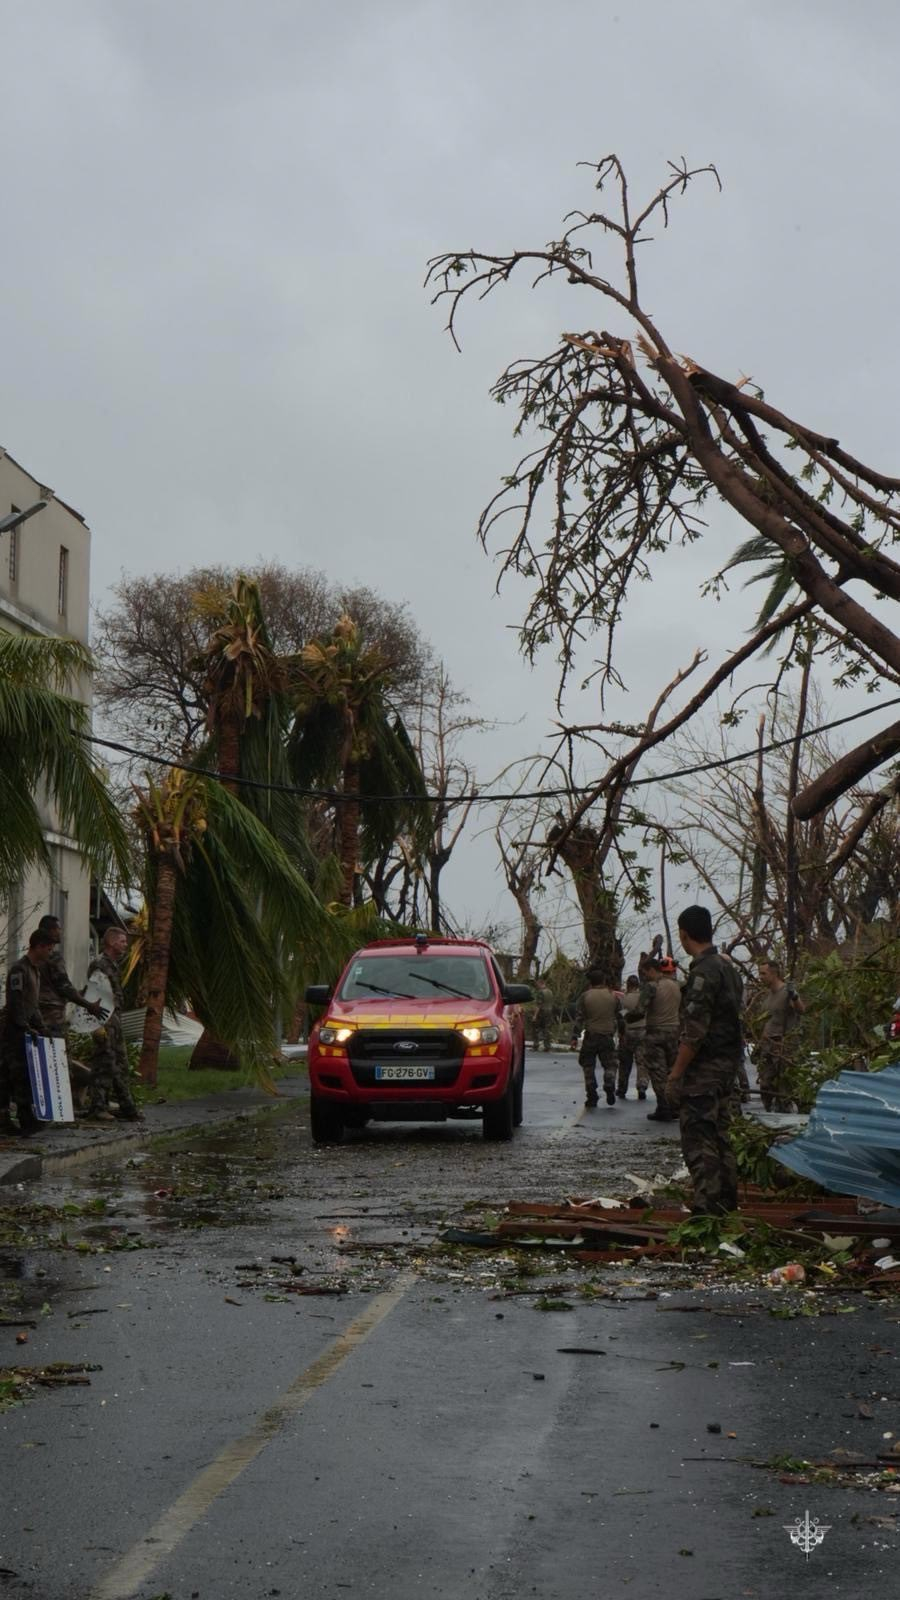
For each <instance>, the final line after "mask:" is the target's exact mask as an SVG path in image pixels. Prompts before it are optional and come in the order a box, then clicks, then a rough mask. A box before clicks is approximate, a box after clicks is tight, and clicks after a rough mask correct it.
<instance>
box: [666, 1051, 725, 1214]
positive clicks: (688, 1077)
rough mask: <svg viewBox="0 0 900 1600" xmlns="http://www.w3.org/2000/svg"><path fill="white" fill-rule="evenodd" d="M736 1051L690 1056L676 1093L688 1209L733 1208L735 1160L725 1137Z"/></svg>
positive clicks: (715, 1210)
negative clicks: (704, 1057)
mask: <svg viewBox="0 0 900 1600" xmlns="http://www.w3.org/2000/svg"><path fill="white" fill-rule="evenodd" d="M738 1065H739V1063H738V1060H737V1057H735V1056H714V1057H713V1058H712V1059H710V1060H704V1061H692V1062H691V1065H690V1066H689V1067H688V1069H687V1071H686V1073H685V1075H684V1077H683V1078H682V1080H681V1087H680V1089H679V1091H678V1094H677V1096H676V1099H677V1103H678V1120H679V1124H680V1127H681V1149H682V1153H683V1155H684V1159H685V1163H686V1165H687V1168H688V1171H689V1172H690V1175H691V1182H692V1183H693V1186H694V1201H693V1206H692V1210H694V1211H695V1212H708V1213H709V1212H712V1213H722V1212H726V1211H734V1210H735V1209H736V1208H737V1162H736V1161H735V1158H734V1151H733V1150H732V1148H731V1143H730V1141H729V1138H728V1127H729V1124H730V1122H731V1117H732V1111H733V1104H732V1101H733V1096H734V1090H735V1081H736V1078H737V1072H738Z"/></svg>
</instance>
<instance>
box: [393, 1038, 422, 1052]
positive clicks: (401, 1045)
mask: <svg viewBox="0 0 900 1600" xmlns="http://www.w3.org/2000/svg"><path fill="white" fill-rule="evenodd" d="M418 1048H419V1046H418V1045H417V1044H416V1041H415V1039H398V1040H397V1043H396V1044H395V1045H394V1049H395V1050H418Z"/></svg>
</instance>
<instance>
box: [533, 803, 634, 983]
mask: <svg viewBox="0 0 900 1600" xmlns="http://www.w3.org/2000/svg"><path fill="white" fill-rule="evenodd" d="M547 843H548V844H549V845H550V846H551V847H552V849H553V850H554V851H555V853H556V854H557V855H558V856H559V858H560V860H561V861H562V862H563V863H564V865H565V866H566V867H567V869H568V871H569V873H570V874H571V878H572V887H573V889H574V890H575V896H576V898H577V900H578V905H579V909H580V911H581V918H582V922H583V924H584V941H585V945H586V947H587V966H588V967H589V968H590V967H594V968H596V969H597V971H598V972H601V973H602V974H603V981H604V982H605V983H608V984H609V985H610V986H611V987H612V988H614V989H618V988H619V987H621V982H622V969H623V967H624V965H625V953H624V951H623V949H622V941H621V939H620V938H619V935H618V918H619V907H618V902H617V898H616V895H615V893H614V891H613V890H612V889H610V888H609V887H608V886H607V884H606V883H605V882H604V879H603V864H604V861H605V859H606V856H605V851H604V840H603V835H602V834H600V833H599V832H598V831H597V829H596V828H592V827H590V826H588V825H586V824H584V823H580V824H578V825H577V826H576V827H568V826H567V824H566V821H565V818H563V817H560V818H559V820H558V821H557V822H556V823H555V824H554V826H553V827H552V828H551V829H550V832H549V833H548V834H547Z"/></svg>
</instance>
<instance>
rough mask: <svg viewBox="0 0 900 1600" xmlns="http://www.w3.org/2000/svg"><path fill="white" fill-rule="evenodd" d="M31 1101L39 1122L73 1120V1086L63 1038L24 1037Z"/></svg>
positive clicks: (33, 1035)
mask: <svg viewBox="0 0 900 1600" xmlns="http://www.w3.org/2000/svg"><path fill="white" fill-rule="evenodd" d="M25 1060H26V1062H27V1063H28V1080H29V1083H30V1085H31V1104H32V1106H33V1108H34V1114H35V1116H36V1117H37V1119H38V1121H39V1122H74V1121H75V1112H74V1109H73V1107H72V1086H71V1084H70V1083H69V1063H68V1058H67V1056H66V1042H65V1040H64V1039H43V1038H41V1037H40V1036H39V1035H38V1034H34V1033H32V1034H26V1036H25Z"/></svg>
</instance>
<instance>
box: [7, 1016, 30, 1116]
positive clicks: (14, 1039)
mask: <svg viewBox="0 0 900 1600" xmlns="http://www.w3.org/2000/svg"><path fill="white" fill-rule="evenodd" d="M13 1101H15V1107H16V1111H17V1112H18V1115H19V1119H20V1121H21V1120H22V1119H24V1120H25V1121H31V1119H32V1117H33V1115H34V1113H33V1111H32V1106H31V1083H30V1080H29V1077H28V1067H27V1065H26V1062H25V1035H24V1033H22V1032H21V1031H20V1030H19V1029H18V1028H12V1027H10V1025H9V1024H8V1023H7V1026H6V1032H5V1034H4V1038H3V1044H2V1047H0V1113H2V1114H3V1115H6V1116H8V1115H9V1108H10V1104H11V1102H13Z"/></svg>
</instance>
